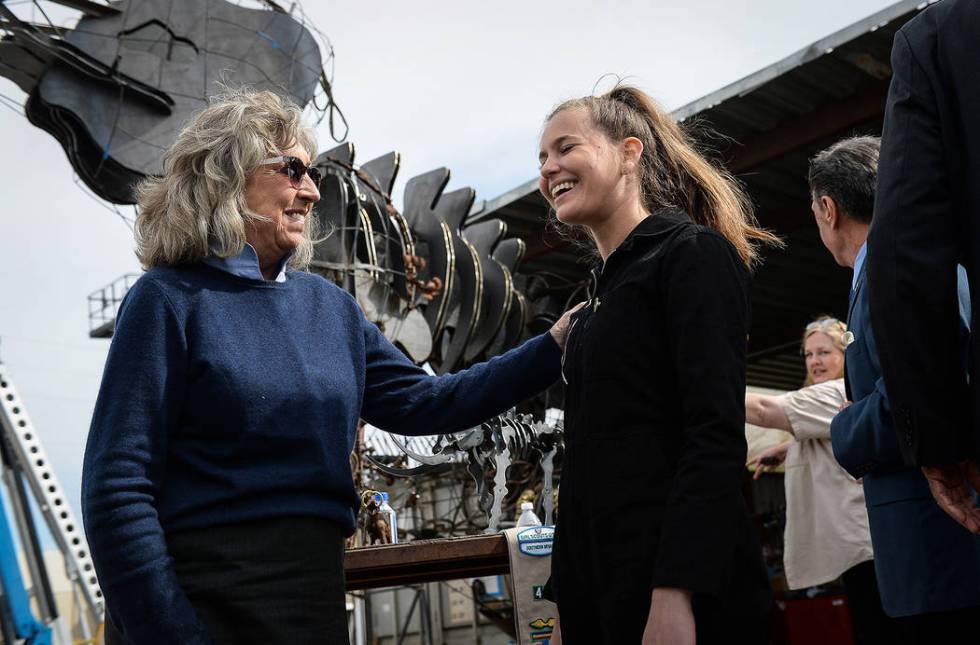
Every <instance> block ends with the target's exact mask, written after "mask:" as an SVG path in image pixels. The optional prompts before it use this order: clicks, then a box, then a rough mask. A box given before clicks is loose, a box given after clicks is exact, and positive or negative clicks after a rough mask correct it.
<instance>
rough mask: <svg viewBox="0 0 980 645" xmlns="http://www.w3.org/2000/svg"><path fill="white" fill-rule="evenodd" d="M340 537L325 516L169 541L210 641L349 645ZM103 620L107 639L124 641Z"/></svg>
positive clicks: (113, 643) (114, 643) (112, 643)
mask: <svg viewBox="0 0 980 645" xmlns="http://www.w3.org/2000/svg"><path fill="white" fill-rule="evenodd" d="M344 539H345V535H344V531H343V530H342V529H341V527H340V526H338V525H337V524H334V523H332V522H329V521H327V520H323V519H318V518H309V517H287V518H276V519H273V520H263V521H257V522H248V523H242V524H234V525H228V526H219V527H210V528H207V529H199V530H193V531H184V532H181V533H176V534H173V535H170V536H168V537H167V547H168V549H169V551H170V555H171V556H172V557H173V559H174V568H175V570H176V573H177V580H178V581H179V583H180V586H181V588H182V589H183V590H184V592H185V593H186V594H187V597H188V598H189V599H190V602H191V605H192V606H193V607H194V610H195V612H197V615H198V617H199V618H200V619H201V621H202V622H203V623H204V625H205V626H206V627H207V630H208V632H209V634H210V636H211V639H212V640H213V642H214V644H215V645H250V644H252V643H255V644H256V645H258V644H260V643H261V644H263V645H266V644H278V643H289V644H290V645H307V644H308V645H314V644H315V645H335V644H339V645H349V642H350V641H349V636H348V627H347V610H346V604H345V600H344ZM106 622H107V625H106V627H107V629H106V643H107V645H122V644H124V643H127V642H126V641H125V640H124V639H122V638H120V635H119V634H118V632H116V631H115V630H114V629H112V626H111V617H110V618H108V619H107V621H106ZM127 645H138V644H128V643H127Z"/></svg>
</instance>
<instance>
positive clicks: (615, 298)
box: [539, 86, 778, 645]
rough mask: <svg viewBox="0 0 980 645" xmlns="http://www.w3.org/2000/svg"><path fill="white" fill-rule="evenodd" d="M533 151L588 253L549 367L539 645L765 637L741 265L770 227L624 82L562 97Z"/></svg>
mask: <svg viewBox="0 0 980 645" xmlns="http://www.w3.org/2000/svg"><path fill="white" fill-rule="evenodd" d="M539 158H540V162H541V178H540V189H541V192H542V194H543V195H544V196H545V198H546V199H547V200H548V202H549V204H550V205H551V206H552V208H553V209H554V212H555V215H556V217H557V219H558V220H559V221H560V222H561V223H563V224H565V225H569V226H576V227H582V228H585V229H586V230H587V231H588V232H589V234H590V235H591V237H592V239H593V240H594V241H595V245H596V247H597V251H598V254H599V256H600V258H601V262H600V263H599V264H598V266H597V268H596V270H594V272H593V278H594V283H593V286H592V290H591V293H590V296H591V297H590V300H589V301H588V303H587V304H586V306H585V307H584V308H583V309H581V310H580V311H579V312H577V313H576V314H575V315H574V317H573V318H572V327H571V330H570V334H569V336H568V343H567V346H566V350H565V357H564V363H563V372H562V375H563V377H564V380H565V382H566V383H567V391H566V408H565V433H566V435H565V436H566V453H565V459H564V462H563V465H562V481H561V496H562V499H561V513H560V514H559V516H558V526H557V532H556V540H555V550H554V554H553V556H552V581H551V588H552V594H553V596H554V599H555V600H556V602H557V603H558V609H559V614H560V626H559V628H558V630H557V632H558V633H557V634H556V637H555V639H554V640H553V642H563V643H564V644H565V645H577V644H579V643H585V644H589V645H595V644H602V643H609V644H611V643H641V642H642V643H671V644H672V645H673V644H683V643H690V644H692V645H693V643H695V639H696V641H697V642H698V643H715V642H722V641H724V642H747V643H751V642H759V643H763V642H766V630H767V616H768V612H769V607H770V604H771V596H770V593H769V585H768V580H767V576H766V572H765V568H764V566H763V562H762V557H761V553H760V549H759V545H758V543H757V540H756V536H755V529H754V527H753V526H752V523H751V521H750V518H749V516H748V513H747V511H746V509H745V506H744V503H743V500H742V494H741V485H742V474H743V469H744V464H745V453H746V446H745V429H744V420H745V406H744V400H743V399H744V393H745V350H746V339H747V334H748V329H749V270H750V268H751V267H752V266H753V265H754V264H755V263H756V262H757V260H758V255H757V247H758V246H759V245H760V244H778V239H777V238H775V237H774V236H773V235H772V234H770V233H768V232H766V231H764V230H762V229H760V228H758V227H757V226H756V225H755V222H754V218H753V215H752V207H751V203H750V202H749V200H748V198H747V197H746V195H745V194H744V193H743V192H742V191H741V190H740V188H739V187H738V184H737V183H736V182H735V181H734V179H733V178H732V177H731V176H730V175H728V174H727V173H725V172H724V171H722V170H720V169H718V168H716V167H714V166H713V165H712V164H711V163H709V162H708V161H707V160H705V159H704V158H703V157H702V156H701V155H700V154H698V152H697V151H696V150H695V148H694V147H693V145H692V143H691V142H690V140H689V139H688V137H687V136H686V135H685V133H684V132H683V130H682V129H681V127H680V126H678V125H677V124H676V123H675V122H674V121H673V120H672V119H671V118H670V117H669V116H668V115H667V114H666V113H665V112H664V111H663V110H662V109H661V108H660V107H658V106H657V105H656V104H655V103H654V101H653V100H652V99H651V98H650V97H649V96H647V95H646V94H644V93H643V92H641V91H640V90H638V89H636V88H632V87H626V86H619V87H616V88H615V89H613V90H612V91H610V92H608V93H607V94H604V95H602V96H587V97H584V98H580V99H574V100H571V101H567V102H565V103H562V104H561V105H559V106H558V107H557V108H556V109H555V110H554V112H552V113H551V115H550V116H549V117H548V119H547V121H546V124H545V128H544V132H543V134H542V137H541V148H540V156H539Z"/></svg>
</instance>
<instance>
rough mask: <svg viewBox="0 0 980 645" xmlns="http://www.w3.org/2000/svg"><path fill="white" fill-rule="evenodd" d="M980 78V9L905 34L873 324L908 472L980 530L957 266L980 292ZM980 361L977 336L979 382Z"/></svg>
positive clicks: (930, 15)
mask: <svg viewBox="0 0 980 645" xmlns="http://www.w3.org/2000/svg"><path fill="white" fill-rule="evenodd" d="M978 70H980V2H977V1H975V0H943V1H942V2H939V3H938V4H935V5H933V6H931V7H929V8H928V9H926V10H924V11H923V12H922V13H920V14H919V15H918V16H916V17H915V18H914V19H913V20H911V21H909V23H908V24H906V25H905V26H904V27H902V29H900V30H899V31H898V33H897V34H896V35H895V43H894V48H893V50H892V73H893V76H892V82H891V87H890V89H889V92H888V102H887V104H886V109H885V126H884V131H883V133H882V148H881V166H880V168H879V177H878V191H877V195H878V200H877V205H876V207H875V213H874V225H873V226H872V227H871V232H870V237H869V252H868V276H869V278H870V305H871V322H872V324H873V327H874V331H875V338H876V339H877V341H878V347H879V349H880V350H881V354H880V356H881V368H882V373H883V374H884V379H885V384H886V386H887V389H888V394H889V398H890V400H891V401H892V403H893V405H894V407H893V416H894V418H895V429H896V431H897V433H898V439H899V445H900V447H901V450H902V454H903V457H904V459H905V463H907V464H911V465H916V466H921V467H922V470H923V472H924V473H925V475H926V476H927V477H928V479H929V484H930V487H931V489H932V492H933V495H934V496H935V498H936V501H937V502H938V503H939V504H940V506H942V507H943V509H944V510H945V511H946V512H948V513H949V514H950V515H951V516H952V517H953V518H954V519H956V520H957V521H958V522H960V523H961V524H963V525H964V526H965V527H966V528H967V529H969V530H971V531H973V532H974V533H980V510H978V508H977V506H976V504H975V503H974V500H973V498H972V497H971V491H970V487H971V486H972V488H974V489H976V490H980V470H978V468H977V454H978V451H980V392H978V391H977V388H978V387H980V384H978V382H977V379H976V378H973V379H972V382H971V381H970V380H969V379H968V378H967V375H966V373H965V372H964V370H963V369H962V362H961V361H962V354H961V352H960V347H959V344H958V336H957V325H958V316H957V280H956V266H957V264H958V263H959V264H962V265H963V266H964V267H965V268H966V273H967V275H968V277H969V281H970V283H971V284H974V285H980V75H978ZM973 302H974V303H976V302H977V298H974V299H973ZM972 318H973V320H977V311H976V310H973V312H972ZM978 359H980V341H978V339H977V337H976V336H974V338H973V340H972V341H971V342H970V350H969V368H970V373H972V374H973V375H974V376H976V375H977V374H978V371H977V368H978V367H980V363H978Z"/></svg>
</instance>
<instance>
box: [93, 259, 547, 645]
mask: <svg viewBox="0 0 980 645" xmlns="http://www.w3.org/2000/svg"><path fill="white" fill-rule="evenodd" d="M560 359H561V351H560V349H559V348H558V346H557V344H556V343H555V342H554V340H553V339H552V338H551V337H550V335H548V334H544V335H542V336H539V337H537V338H533V339H531V340H529V341H527V342H526V343H524V344H523V345H522V346H520V347H518V348H517V349H514V350H511V351H510V352H508V353H506V354H504V355H502V356H498V357H496V358H494V359H492V360H490V361H488V362H486V363H482V364H480V365H476V366H473V367H471V368H470V369H468V370H465V371H463V372H459V373H457V374H452V375H447V376H441V377H433V376H429V375H428V374H426V373H425V372H424V371H423V370H422V369H420V368H419V367H417V366H416V365H414V364H413V363H411V362H410V361H409V360H408V359H407V358H405V356H404V355H403V354H402V353H401V352H400V351H399V350H398V349H397V348H395V347H394V346H393V345H392V344H391V343H390V342H388V340H387V339H386V338H385V337H384V336H383V335H382V333H381V332H380V331H379V330H378V328H377V327H376V326H375V325H373V324H371V323H369V322H368V321H367V320H366V319H365V318H364V315H363V314H362V312H361V310H360V308H359V307H358V305H357V303H356V301H355V300H354V299H353V298H352V297H351V296H350V295H349V294H348V293H346V292H345V291H343V290H341V289H339V288H338V287H336V286H334V285H333V284H331V283H329V282H327V281H326V280H324V279H322V278H320V277H319V276H315V275H312V274H308V273H302V272H291V273H290V274H289V279H288V280H287V281H285V282H282V283H277V282H265V281H258V280H249V279H244V278H240V277H236V276H234V275H232V274H229V273H226V272H223V271H221V270H219V269H215V268H212V267H209V266H206V265H203V264H201V265H195V266H190V267H178V268H155V269H152V270H150V271H149V272H147V273H146V274H145V275H144V276H143V277H142V278H141V279H140V280H139V281H138V282H137V283H136V284H135V285H134V286H133V288H132V289H131V290H130V292H129V294H128V295H127V297H126V299H125V302H124V303H123V305H122V307H121V308H120V311H119V315H118V319H117V324H116V331H115V335H114V338H113V341H112V347H111V349H110V350H109V356H108V359H107V362H106V367H105V373H104V375H103V380H102V386H101V389H100V391H99V397H98V401H97V402H96V406H95V412H94V416H93V419H92V427H91V430H90V433H89V438H88V445H87V447H86V451H85V462H84V467H83V475H82V477H83V482H82V512H83V516H84V519H85V529H86V533H87V535H88V539H89V545H90V547H91V550H92V557H93V560H94V562H95V566H96V571H97V573H98V576H99V580H100V582H101V584H102V588H103V590H104V591H105V596H106V601H107V608H108V610H109V611H110V613H111V614H112V617H113V621H114V622H115V623H116V626H117V627H119V628H120V629H121V630H122V632H123V634H124V635H125V636H126V638H127V640H129V641H131V642H134V643H140V644H152V643H199V642H200V643H205V642H208V638H207V635H206V632H205V631H204V628H203V626H202V625H201V624H200V622H199V621H198V619H197V617H196V615H195V613H194V611H193V608H192V607H191V605H190V603H189V601H188V600H187V597H186V595H185V594H184V593H183V591H182V590H181V589H180V587H179V585H178V583H177V580H176V576H175V574H174V570H173V566H172V563H171V561H170V557H169V556H168V554H167V545H166V539H165V535H166V534H168V533H172V532H176V531H181V530H184V529H192V528H202V527H208V526H218V525H226V524H233V523H235V522H240V521H248V520H257V519H262V518H271V517H281V516H294V515H302V516H315V517H322V518H327V519H329V520H331V521H334V522H337V523H338V524H340V525H342V526H343V527H344V528H345V529H346V530H347V531H348V532H353V530H354V526H355V517H356V513H357V506H358V499H357V495H356V493H355V491H354V485H353V481H352V477H351V472H350V465H349V456H350V454H351V450H352V448H353V444H354V435H355V429H356V426H357V421H358V418H359V417H361V418H364V419H365V420H367V421H368V422H369V423H371V424H373V425H376V426H378V427H381V428H384V429H386V430H390V431H392V432H398V433H402V434H434V433H442V432H451V431H457V430H461V429H464V428H468V427H472V426H474V425H476V424H478V423H480V422H481V421H483V420H485V419H486V418H488V417H491V416H493V415H496V414H499V413H501V412H503V411H504V410H506V409H507V408H509V407H511V406H513V405H514V404H516V403H517V402H519V401H521V400H523V399H525V398H527V397H529V396H531V395H533V394H535V393H537V392H539V391H541V390H542V389H544V388H545V387H547V386H548V385H550V384H551V383H553V382H554V381H555V380H556V379H557V377H558V375H559V367H560Z"/></svg>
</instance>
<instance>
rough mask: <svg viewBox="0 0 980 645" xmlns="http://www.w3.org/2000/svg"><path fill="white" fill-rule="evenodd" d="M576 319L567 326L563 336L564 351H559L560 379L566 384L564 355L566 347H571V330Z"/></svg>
mask: <svg viewBox="0 0 980 645" xmlns="http://www.w3.org/2000/svg"><path fill="white" fill-rule="evenodd" d="M577 322H578V320H573V321H572V325H571V326H570V327H569V328H568V334H567V335H566V336H565V351H563V352H562V353H561V380H562V381H564V382H565V385H568V379H567V378H566V377H565V357H566V356H567V355H568V348H569V347H571V342H572V330H573V329H575V324H576V323H577Z"/></svg>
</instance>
